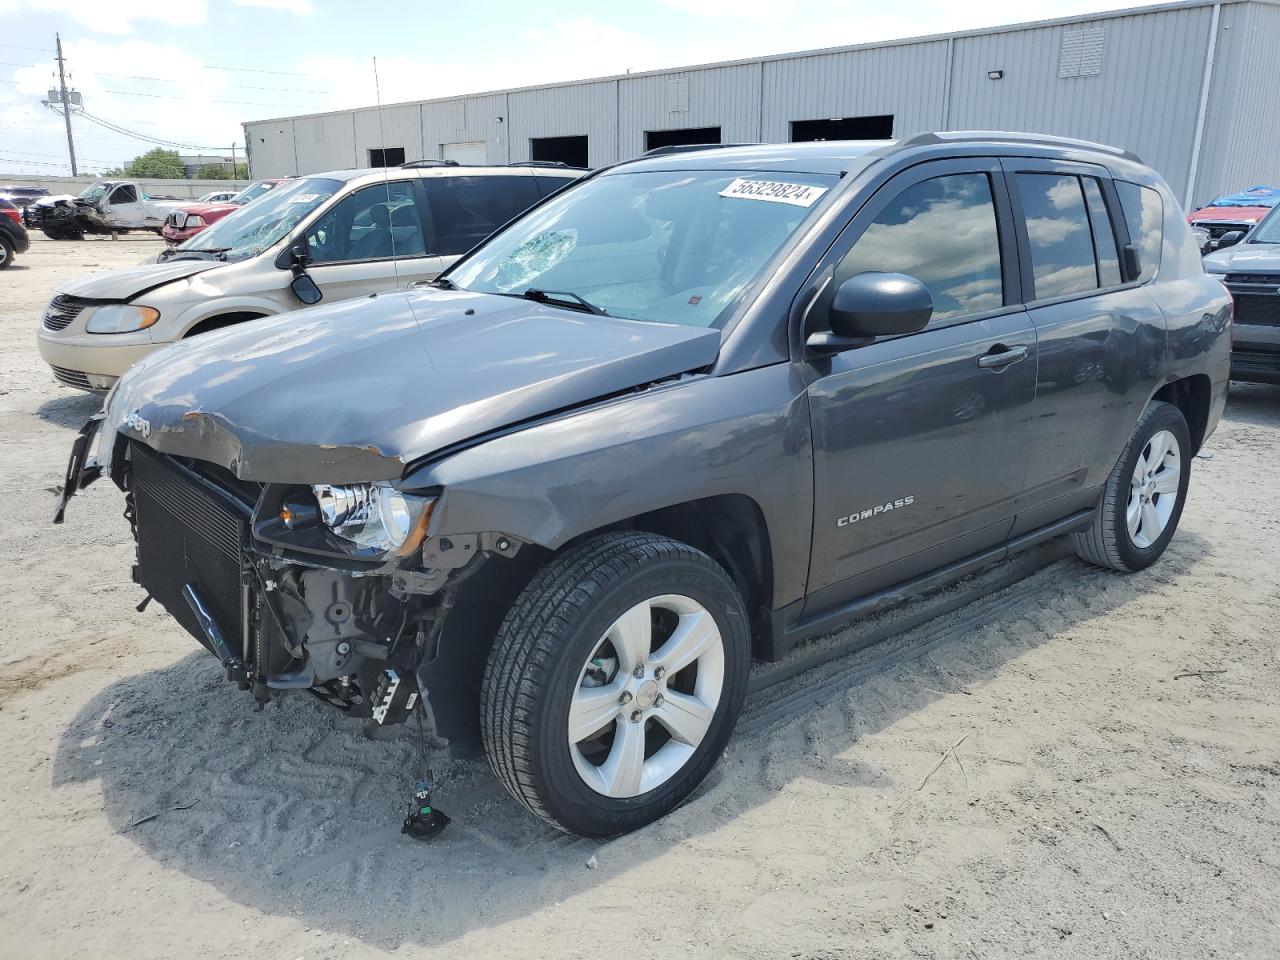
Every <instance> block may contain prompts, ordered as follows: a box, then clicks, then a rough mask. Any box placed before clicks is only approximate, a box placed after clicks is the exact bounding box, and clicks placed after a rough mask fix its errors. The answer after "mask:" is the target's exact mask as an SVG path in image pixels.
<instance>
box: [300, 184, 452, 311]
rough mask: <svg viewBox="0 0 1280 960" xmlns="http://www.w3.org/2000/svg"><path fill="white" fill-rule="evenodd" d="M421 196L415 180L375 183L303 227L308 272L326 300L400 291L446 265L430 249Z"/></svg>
mask: <svg viewBox="0 0 1280 960" xmlns="http://www.w3.org/2000/svg"><path fill="white" fill-rule="evenodd" d="M420 200H421V198H420V195H419V192H418V190H417V187H416V182H415V180H392V181H390V182H389V183H378V184H373V185H371V186H367V187H361V188H360V189H359V190H355V191H353V192H352V193H350V194H348V195H347V196H345V197H343V198H342V199H341V200H339V201H338V202H337V203H336V204H334V205H333V206H332V207H330V208H329V209H328V210H327V211H325V212H324V213H323V214H321V215H320V216H319V217H318V218H317V219H316V220H315V221H314V222H313V223H312V224H311V225H310V226H309V227H307V230H306V241H307V248H308V250H309V253H310V257H311V263H310V265H309V266H308V268H307V270H308V272H309V273H310V274H311V276H312V278H313V279H314V280H315V282H316V284H317V285H318V286H319V287H320V290H321V291H322V292H323V293H324V295H325V299H326V300H346V299H349V298H351V297H360V296H368V295H369V294H371V293H387V292H390V291H392V290H396V289H401V290H403V289H405V288H406V287H408V286H409V285H411V284H413V283H416V282H420V281H425V280H431V279H434V278H435V276H436V275H437V274H439V273H440V271H441V270H442V269H444V267H443V261H442V260H441V259H440V257H438V256H433V255H432V253H431V251H430V250H429V249H428V246H427V243H428V239H429V230H428V227H427V224H426V222H425V218H424V216H423V208H422V205H421V202H420Z"/></svg>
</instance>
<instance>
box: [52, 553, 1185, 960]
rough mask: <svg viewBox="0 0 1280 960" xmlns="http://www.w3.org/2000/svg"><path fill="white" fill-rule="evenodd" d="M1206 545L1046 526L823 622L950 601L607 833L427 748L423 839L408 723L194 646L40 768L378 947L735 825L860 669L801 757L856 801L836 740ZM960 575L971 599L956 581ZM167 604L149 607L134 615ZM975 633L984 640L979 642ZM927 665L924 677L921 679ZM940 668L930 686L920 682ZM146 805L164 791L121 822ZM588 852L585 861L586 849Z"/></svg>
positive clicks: (251, 902)
mask: <svg viewBox="0 0 1280 960" xmlns="http://www.w3.org/2000/svg"><path fill="white" fill-rule="evenodd" d="M1207 549H1208V548H1207V545H1206V544H1205V543H1204V542H1203V541H1202V540H1200V539H1199V538H1198V537H1196V536H1194V534H1188V533H1186V532H1183V533H1181V534H1180V535H1179V536H1178V538H1177V539H1175V541H1174V544H1173V548H1171V549H1170V551H1169V553H1168V554H1167V555H1166V557H1165V558H1164V559H1163V560H1162V561H1161V563H1160V564H1159V565H1157V566H1156V567H1155V568H1153V569H1152V570H1151V571H1148V572H1145V573H1141V574H1137V575H1134V576H1133V577H1131V578H1124V577H1121V576H1120V575H1117V574H1111V573H1108V572H1105V571H1101V570H1097V569H1094V568H1092V567H1089V566H1086V565H1085V564H1083V563H1082V562H1080V561H1078V560H1075V559H1056V558H1057V557H1061V555H1062V551H1061V548H1060V547H1059V549H1058V552H1057V553H1056V554H1054V555H1053V556H1051V557H1049V560H1050V561H1051V562H1050V565H1048V566H1043V564H1042V568H1041V569H1039V571H1038V572H1033V573H1031V575H1030V576H1026V577H1025V579H1022V580H1020V581H1019V582H1015V583H1013V584H1012V585H1010V586H1005V587H1004V588H1003V589H998V592H996V593H994V594H991V593H990V590H991V589H993V584H994V585H995V587H999V586H1001V584H1000V582H999V580H998V579H997V580H992V579H990V578H991V577H998V576H999V572H998V569H997V568H993V570H995V571H996V572H994V573H993V572H988V573H985V574H979V575H978V576H977V577H975V578H972V579H971V580H970V581H969V582H968V583H967V584H961V585H958V586H955V587H951V588H948V589H947V590H944V591H938V592H937V594H935V595H932V596H931V597H925V598H923V599H921V600H917V601H913V602H912V603H911V604H908V605H906V606H905V607H903V608H899V609H898V610H896V611H890V612H889V613H887V614H884V615H882V616H883V617H884V618H885V619H884V623H885V624H888V625H889V626H888V629H887V630H885V629H883V628H876V627H875V625H874V624H872V625H871V627H870V628H868V627H867V624H866V622H864V623H862V624H859V625H857V626H855V627H853V628H851V629H850V630H846V631H844V632H842V633H841V634H837V635H834V636H833V637H831V638H827V639H826V640H825V641H819V642H827V643H833V644H836V645H837V647H838V648H840V649H850V648H852V647H856V646H858V645H859V644H858V642H857V638H856V636H854V638H853V639H852V640H850V639H849V637H850V636H853V635H855V634H857V631H858V630H864V631H866V630H867V629H871V630H872V631H873V632H874V630H875V629H881V632H882V633H885V632H888V633H892V628H893V624H894V623H898V624H901V623H904V622H906V621H904V619H903V614H904V611H905V612H906V614H907V615H908V617H910V615H911V612H912V611H913V610H914V611H916V612H917V613H919V612H920V611H923V612H924V613H925V614H927V613H928V611H929V609H930V608H929V606H928V605H929V604H930V603H935V604H937V603H939V602H941V601H940V598H942V600H945V601H946V605H945V606H943V607H939V608H938V609H950V610H951V612H950V613H947V614H946V615H945V616H941V617H938V618H936V619H933V620H928V621H926V622H924V623H922V624H920V625H918V626H916V627H915V628H914V629H911V630H909V631H908V632H907V633H905V634H901V635H899V636H895V637H892V638H891V639H889V640H887V641H886V642H884V643H881V644H878V645H877V646H872V647H867V648H866V649H863V650H861V651H860V652H858V653H854V654H853V655H851V656H845V657H842V658H841V659H838V660H835V661H832V662H830V663H827V664H825V665H823V666H819V667H815V668H813V669H811V670H809V671H807V672H805V673H803V674H801V675H800V676H797V677H792V678H789V679H788V680H787V681H786V682H783V683H778V684H776V685H774V686H771V687H768V688H767V689H764V690H758V691H757V692H756V693H754V694H753V695H752V697H751V698H750V699H749V701H748V705H747V710H746V712H745V713H744V716H743V719H742V721H741V722H740V724H739V729H738V732H737V734H736V735H735V738H734V742H732V743H731V745H730V761H729V762H727V763H721V764H720V765H719V766H718V767H717V770H716V771H715V772H713V773H712V776H711V777H710V778H709V780H708V782H707V783H706V784H704V786H703V787H702V788H701V789H700V790H699V791H698V793H697V794H696V795H695V797H694V798H693V799H692V800H691V801H690V802H689V803H687V804H686V805H685V806H684V807H682V808H681V809H679V810H677V811H675V812H674V813H672V814H671V815H670V816H669V817H667V818H666V819H665V820H664V821H661V822H660V823H657V824H654V825H653V826H651V827H649V828H646V829H644V830H641V831H638V832H637V833H635V834H632V835H630V836H628V837H624V838H620V839H618V840H614V841H609V842H607V843H604V844H602V843H600V842H598V841H587V840H579V839H576V838H573V837H570V836H567V835H564V834H560V833H558V832H556V831H555V830H553V829H551V828H549V827H547V826H546V825H545V824H543V823H542V822H541V821H539V820H537V819H535V818H534V817H533V816H532V815H530V814H529V813H528V812H526V811H525V810H524V809H523V808H522V807H520V806H519V805H518V804H516V803H515V802H514V801H513V800H511V799H510V798H509V797H508V796H507V795H506V794H505V793H504V792H503V791H502V790H501V788H500V787H499V786H498V785H497V784H496V782H495V781H494V780H493V778H492V776H491V775H490V773H489V770H488V767H487V765H486V764H485V763H484V762H483V761H456V760H447V759H435V758H433V759H432V763H433V764H434V766H435V770H436V773H437V774H438V775H439V780H440V783H441V789H440V792H439V796H438V799H439V803H440V805H441V807H442V808H443V809H445V810H446V811H448V812H449V814H450V815H452V816H453V817H454V818H455V819H454V824H453V825H452V826H451V827H450V828H449V829H448V830H447V831H446V832H445V833H444V834H443V835H442V836H441V837H440V838H439V839H438V840H436V841H435V842H433V843H431V844H426V845H420V844H416V843H413V842H410V841H409V840H407V839H405V838H403V837H401V835H400V833H399V826H400V820H401V818H402V816H403V813H404V807H405V803H406V801H407V799H408V794H409V791H410V787H411V784H412V782H413V780H414V779H415V776H416V774H417V771H419V770H420V769H421V765H420V761H419V755H418V753H417V751H416V740H415V738H414V736H413V731H412V730H411V729H409V728H401V730H400V731H399V732H397V733H395V734H393V735H391V736H389V737H385V738H384V737H381V736H380V737H379V739H378V740H377V741H372V740H370V739H368V738H366V737H365V736H364V735H363V733H362V728H361V726H360V724H359V723H358V722H357V721H353V720H349V719H347V718H345V717H343V716H341V715H339V714H337V713H336V712H335V711H332V710H330V709H329V708H326V707H323V706H322V705H320V704H318V703H316V702H314V701H312V700H311V699H310V698H308V697H304V696H294V697H290V698H287V699H285V700H284V701H282V702H278V703H277V704H273V705H272V706H270V707H268V708H267V709H266V710H264V711H262V712H257V713H255V712H254V711H253V709H252V703H251V701H250V700H249V699H248V698H247V697H246V696H243V695H240V694H238V693H237V692H236V691H235V689H234V688H233V687H231V686H230V685H228V684H227V683H226V682H225V681H224V680H223V679H222V675H221V672H220V671H219V670H218V669H217V667H216V665H215V664H214V663H213V662H212V661H211V659H210V658H208V657H207V656H205V655H203V654H196V653H193V654H192V655H191V656H189V657H185V658H183V659H182V660H180V661H178V662H177V663H175V664H173V665H172V666H170V667H168V668H166V669H163V670H160V671H157V672H154V673H145V674H138V675H135V676H131V677H128V678H126V679H122V680H119V681H117V682H115V683H113V684H111V685H110V686H109V687H107V688H105V689H103V690H102V691H101V692H100V693H99V694H98V695H97V696H96V697H95V698H94V699H93V700H91V701H90V702H89V703H87V704H86V705H85V706H84V707H83V709H81V710H80V711H79V713H78V714H77V716H76V717H75V718H74V719H73V720H72V722H71V723H70V724H69V726H68V727H67V729H66V731H65V732H64V734H63V736H62V739H61V742H60V744H59V749H58V752H57V756H56V758H55V764H54V768H53V783H54V785H55V786H58V785H61V784H67V783H77V782H85V781H92V780H97V781H99V782H100V784H101V789H102V802H103V808H104V810H105V813H106V816H107V818H108V820H109V822H110V823H111V825H112V827H113V828H114V829H115V830H116V831H118V832H119V833H121V834H122V835H124V836H126V837H128V838H129V839H130V840H131V841H132V842H134V843H135V844H137V845H138V847H139V848H140V849H141V850H142V851H143V852H144V853H145V854H146V855H147V856H149V857H151V858H152V859H153V860H154V861H155V862H156V863H157V864H158V865H161V866H163V867H165V868H171V869H176V870H180V871H182V872H184V873H186V874H187V875H189V876H190V877H193V878H195V879H197V880H200V881H203V882H206V883H208V884H210V885H211V886H213V887H215V888H216V889H217V890H219V891H220V892H221V893H222V894H224V895H225V896H227V897H229V898H231V899H232V900H234V901H237V902H239V903H243V904H245V905H247V906H250V907H252V908H254V909H257V910H261V911H265V912H266V913H268V914H274V915H281V916H289V915H291V916H294V917H296V918H298V921H299V922H301V923H305V924H307V925H309V926H311V927H313V928H318V929H323V930H328V931H332V932H334V933H336V934H341V935H344V936H352V937H356V938H359V939H361V940H362V941H365V942H367V943H369V944H373V945H377V946H379V947H381V948H383V949H394V948H395V947H397V946H399V945H401V944H419V945H423V946H430V945H438V944H442V943H447V942H449V941H452V940H454V939H456V938H458V937H460V936H462V935H463V934H465V933H467V932H468V931H469V930H472V929H478V928H483V927H490V926H494V925H499V924H502V923H504V922H507V921H510V920H512V919H516V918H519V917H523V916H525V915H530V914H534V913H536V912H537V911H539V910H541V909H543V908H545V907H547V906H549V905H551V904H554V903H557V902H560V901H563V900H565V899H567V898H569V897H572V896H574V895H575V894H579V893H582V892H584V891H585V890H588V889H590V888H593V887H597V886H600V885H604V884H607V883H609V882H610V880H611V879H613V878H615V877H616V876H618V875H620V874H622V873H624V872H625V871H626V870H627V869H629V868H630V867H631V866H633V865H635V864H636V863H638V862H642V861H644V860H648V859H650V858H656V857H659V856H661V855H662V854H663V853H664V852H665V851H667V850H668V849H670V847H671V845H672V844H674V843H678V842H680V840H682V839H683V838H686V837H688V836H690V835H696V834H703V833H709V832H713V831H715V830H718V829H720V828H721V827H723V826H726V825H728V824H731V823H732V822H733V821H734V819H735V818H736V817H737V816H739V815H740V814H741V812H742V810H743V809H744V807H748V806H751V805H753V804H758V803H762V802H765V801H767V800H768V799H769V798H770V797H771V796H773V795H774V793H775V792H776V791H777V790H778V789H779V788H780V787H781V786H783V785H784V784H780V783H777V782H775V780H774V775H772V774H770V775H764V776H760V775H759V773H760V768H761V766H762V765H763V764H767V760H766V759H765V755H766V753H767V752H768V749H769V745H770V743H771V742H773V741H775V740H776V738H780V737H789V736H791V734H792V733H794V729H795V727H796V725H797V724H804V723H805V722H813V721H814V719H815V718H816V717H817V716H818V714H820V713H821V712H822V711H823V710H824V709H825V708H826V707H827V706H829V705H831V704H833V703H841V704H850V705H856V704H857V703H858V702H859V697H860V696H862V695H863V693H864V692H866V690H867V688H868V687H869V686H870V685H871V684H873V683H875V684H878V685H879V696H878V697H877V701H878V703H877V708H879V706H881V705H884V706H885V709H883V710H882V711H879V712H875V713H874V715H870V714H864V713H862V712H861V711H857V712H858V714H859V716H858V720H857V723H856V725H855V724H853V723H852V721H851V722H850V724H849V726H848V728H847V729H846V728H845V726H843V725H841V724H839V723H837V724H836V729H834V730H831V731H825V728H824V732H825V733H826V734H827V735H826V736H825V743H826V746H825V747H824V752H826V753H829V754H830V757H829V758H827V759H825V760H824V761H823V762H821V763H817V764H815V765H813V768H812V769H810V768H806V770H805V776H812V777H815V778H818V779H822V780H826V781H828V782H832V783H837V784H839V785H841V786H842V787H844V788H846V789H848V790H849V791H850V798H849V803H850V804H851V805H856V804H857V803H858V802H859V800H858V791H859V789H860V788H862V787H864V786H865V785H867V784H870V783H872V782H873V781H874V782H876V783H877V786H878V787H879V788H881V789H883V788H884V786H885V784H886V775H885V774H884V773H883V772H882V771H880V770H878V769H876V768H875V767H874V766H873V765H871V764H869V763H866V762H864V761H862V760H848V759H844V758H842V757H840V756H837V755H838V754H840V753H841V752H842V751H843V750H845V749H846V748H848V747H849V746H850V745H851V744H853V743H854V742H855V741H856V740H857V739H859V738H860V737H861V736H865V735H867V734H868V733H871V732H874V731H875V730H878V729H883V728H885V727H888V726H889V725H892V724H893V723H895V722H897V721H898V720H900V719H901V718H902V717H904V716H907V715H909V714H911V713H913V712H915V711H917V710H919V709H921V708H922V707H923V706H925V705H926V704H927V703H929V702H931V701H932V700H934V699H937V698H938V697H941V696H944V695H947V694H948V693H951V692H955V691H957V690H959V689H960V688H961V686H962V685H963V686H964V687H965V688H969V689H973V688H977V687H980V686H981V685H982V684H983V683H985V682H986V681H988V680H990V679H991V678H993V677H995V676H996V675H998V674H999V673H1000V672H1001V671H1002V670H1003V669H1004V668H1005V667H1006V664H1007V663H1008V662H1009V661H1010V660H1011V659H1013V658H1015V657H1018V656H1020V655H1021V654H1023V653H1025V652H1026V651H1027V650H1029V649H1031V648H1033V647H1034V646H1036V645H1037V643H1040V642H1043V640H1044V638H1046V637H1050V636H1054V635H1058V636H1061V635H1063V634H1070V633H1071V632H1072V630H1073V629H1074V628H1076V627H1077V626H1079V625H1080V624H1082V623H1084V622H1086V621H1089V620H1092V619H1095V618H1099V617H1105V616H1107V615H1108V614H1109V613H1110V611H1112V610H1113V609H1115V608H1116V607H1117V606H1119V605H1121V604H1123V603H1125V602H1126V601H1128V600H1129V599H1131V598H1132V597H1133V596H1134V594H1135V592H1137V593H1142V592H1144V591H1146V590H1149V589H1151V588H1152V587H1153V585H1155V584H1156V583H1159V582H1169V581H1170V580H1174V581H1176V580H1178V579H1180V578H1182V577H1184V576H1188V575H1191V573H1192V571H1193V569H1194V566H1195V561H1196V560H1197V558H1199V557H1200V556H1202V555H1203V554H1204V553H1205V552H1206V550H1207ZM957 590H959V591H961V593H960V594H956V593H955V592H954V591H957ZM965 591H967V593H966V592H965ZM957 596H960V597H961V598H962V600H963V602H964V603H966V604H967V605H961V604H959V603H956V602H954V601H955V599H956V597H957ZM948 597H949V598H950V599H949V600H947V599H946V598H948ZM1051 601H1052V602H1053V604H1054V606H1055V608H1056V609H1055V611H1054V614H1053V616H1054V617H1056V618H1058V619H1056V620H1054V621H1053V624H1054V625H1053V627H1052V628H1051V629H1046V630H1041V631H1027V630H1025V629H1018V628H1017V626H1016V625H1017V624H1018V623H1019V622H1021V623H1022V625H1023V626H1024V627H1025V624H1026V620H1027V619H1028V618H1033V619H1034V618H1036V617H1038V616H1040V615H1041V614H1042V611H1043V610H1044V609H1045V607H1046V606H1047V605H1048V604H1049V603H1050V602H1051ZM164 615H165V614H164V612H163V611H162V610H159V609H158V608H156V607H153V608H152V611H151V612H150V613H149V614H147V616H153V617H155V616H160V617H163V616H164ZM916 619H921V618H920V617H917V618H916ZM980 634H982V635H984V637H985V638H986V639H984V640H983V642H982V644H981V651H980V653H979V652H978V649H977V647H976V646H975V644H976V641H977V638H978V636H979V635H980ZM869 635H870V634H867V633H865V632H864V636H869ZM992 636H995V637H997V638H998V639H997V640H995V641H991V640H990V637H992ZM802 652H803V651H802ZM922 674H924V675H926V679H927V680H928V683H921V682H919V681H920V680H921V676H922ZM886 684H887V685H888V687H889V689H890V691H891V693H892V695H891V696H889V697H887V698H886V697H885V686H886ZM756 685H757V686H759V684H756ZM935 686H938V687H942V688H943V689H941V690H930V689H928V688H931V687H935ZM845 712H846V713H853V712H855V711H853V710H852V709H846V710H845ZM825 717H826V715H824V721H823V722H824V723H825V722H826V719H825ZM753 772H754V775H753ZM889 782H891V781H889ZM902 788H903V789H911V788H909V787H906V786H903V787H902ZM192 801H198V803H197V804H196V806H194V807H192V808H190V809H187V810H174V809H171V808H173V807H174V806H175V805H177V804H188V803H190V802H192ZM158 811H165V812H163V813H162V815H161V816H159V817H157V818H155V819H153V820H150V821H148V822H146V823H142V824H138V825H136V826H134V825H133V823H134V821H135V820H137V819H140V818H142V817H145V816H147V815H149V814H153V813H156V812H158ZM593 852H596V853H599V863H600V866H599V869H597V870H588V869H586V867H585V861H586V860H587V859H588V857H590V856H591V854H592V853H593Z"/></svg>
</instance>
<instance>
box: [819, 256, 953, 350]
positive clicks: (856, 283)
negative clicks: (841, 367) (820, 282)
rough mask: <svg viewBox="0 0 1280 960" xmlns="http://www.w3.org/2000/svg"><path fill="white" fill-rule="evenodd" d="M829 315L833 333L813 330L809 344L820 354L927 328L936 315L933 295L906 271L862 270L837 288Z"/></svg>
mask: <svg viewBox="0 0 1280 960" xmlns="http://www.w3.org/2000/svg"><path fill="white" fill-rule="evenodd" d="M827 316H828V320H829V323H830V327H831V332H830V333H827V332H825V331H817V332H814V333H810V334H809V337H808V339H807V340H806V341H805V343H806V346H808V347H809V349H810V350H813V351H815V352H817V353H824V354H830V353H838V352H840V351H841V350H848V349H851V348H853V347H858V346H862V345H863V344H865V343H867V342H868V341H870V340H872V339H874V338H875V337H896V336H901V335H902V334H905V333H916V332H917V331H919V330H923V329H924V328H925V327H926V326H927V325H928V323H929V318H930V317H932V316H933V296H932V295H931V294H930V293H929V288H928V287H926V286H925V285H924V284H923V283H921V282H920V281H919V280H917V279H916V278H915V277H909V276H907V275H906V274H902V273H859V274H856V275H854V276H852V277H850V278H849V279H847V280H845V281H844V283H842V284H840V286H839V287H838V288H837V289H836V293H835V297H834V298H832V301H831V306H830V308H829V309H828V312H827Z"/></svg>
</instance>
